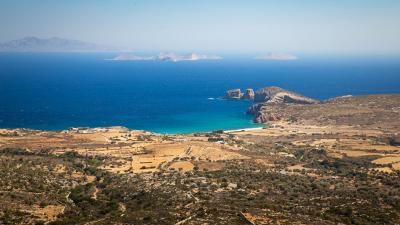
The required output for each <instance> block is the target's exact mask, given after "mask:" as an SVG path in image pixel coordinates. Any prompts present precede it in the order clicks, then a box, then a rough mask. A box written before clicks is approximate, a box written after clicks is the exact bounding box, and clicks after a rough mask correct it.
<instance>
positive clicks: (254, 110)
mask: <svg viewBox="0 0 400 225" xmlns="http://www.w3.org/2000/svg"><path fill="white" fill-rule="evenodd" d="M225 98H226V99H234V100H251V101H254V103H255V104H254V105H252V106H251V107H249V109H248V110H247V113H248V114H253V115H254V119H253V121H254V122H255V123H267V122H271V121H279V120H281V119H282V116H281V115H279V114H278V113H271V112H267V111H266V110H265V108H268V105H270V104H302V105H307V104H317V103H319V101H318V100H316V99H313V98H310V97H306V96H303V95H301V94H298V93H295V92H292V91H288V90H285V89H283V88H280V87H275V86H270V87H265V88H261V89H258V90H257V91H256V92H254V90H253V89H251V88H248V89H246V92H245V93H242V92H241V90H240V89H231V90H228V91H227V92H226V95H225Z"/></svg>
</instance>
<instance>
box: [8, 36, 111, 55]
mask: <svg viewBox="0 0 400 225" xmlns="http://www.w3.org/2000/svg"><path fill="white" fill-rule="evenodd" d="M116 50H118V49H115V48H111V47H106V46H101V45H97V44H93V43H88V42H83V41H77V40H69V39H63V38H58V37H52V38H48V39H43V38H37V37H25V38H22V39H18V40H13V41H9V42H5V43H0V52H95V51H96V52H97V51H116Z"/></svg>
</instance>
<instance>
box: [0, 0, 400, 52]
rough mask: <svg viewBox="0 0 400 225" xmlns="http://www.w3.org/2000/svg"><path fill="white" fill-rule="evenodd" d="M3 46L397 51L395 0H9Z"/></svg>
mask: <svg viewBox="0 0 400 225" xmlns="http://www.w3.org/2000/svg"><path fill="white" fill-rule="evenodd" d="M0 6H1V7H0V26H1V27H2V35H1V36H0V42H5V41H9V40H14V39H20V38H23V37H26V36H36V37H40V38H50V37H60V38H67V39H74V40H81V41H87V42H93V43H97V44H102V45H107V46H113V47H120V48H125V49H128V50H133V51H139V52H149V51H178V52H193V51H197V52H212V53H219V54H220V53H221V54H222V53H232V52H235V53H243V54H246V53H257V54H261V53H265V52H289V53H313V54H321V53H331V54H399V53H400V41H399V40H400V24H399V21H400V14H399V13H398V12H399V11H400V2H398V1H392V0H383V1H379V2H378V1H372V0H366V1H359V0H349V1H344V0H339V1H334V2H333V1H325V0H323V1H318V2H315V1H311V0H304V1H295V0H286V1H252V2H248V1H234V2H233V1H225V0H223V1H210V0H206V1H201V2H200V1H190V2H187V1H179V0H170V1H156V0H150V1H125V0H121V1H116V2H98V1H84V2H82V1H75V0H73V1H68V2H66V1H63V2H54V1H48V0H45V1H40V2H33V1H18V2H16V1H10V0H4V1H2V2H1V3H0Z"/></svg>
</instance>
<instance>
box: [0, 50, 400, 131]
mask: <svg viewBox="0 0 400 225" xmlns="http://www.w3.org/2000/svg"><path fill="white" fill-rule="evenodd" d="M114 56H116V53H0V128H32V129H42V130H64V129H68V128H71V127H108V126H124V127H128V128H130V129H136V130H148V131H153V132H159V133H171V134H173V133H192V132H205V131H213V130H219V129H241V128H248V127H257V126H260V125H257V124H253V123H252V116H251V115H246V113H245V112H246V109H247V108H248V107H249V106H250V105H251V104H252V103H251V102H249V101H233V100H225V99H223V98H222V97H223V96H224V95H225V91H226V90H228V89H233V88H241V89H242V90H244V89H246V88H253V89H258V88H262V87H266V86H279V87H282V88H285V89H288V90H291V91H295V92H298V93H301V94H303V95H306V96H310V97H313V98H316V99H320V100H326V99H329V98H333V97H336V96H343V95H367V94H382V93H400V57H398V56H356V55H353V56H341V55H301V56H300V59H299V60H295V61H264V60H255V59H253V56H251V55H226V56H224V59H223V60H210V61H206V60H205V61H181V62H169V61H111V60H106V59H109V58H112V57H114Z"/></svg>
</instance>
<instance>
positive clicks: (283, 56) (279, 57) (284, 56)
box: [255, 52, 299, 61]
mask: <svg viewBox="0 0 400 225" xmlns="http://www.w3.org/2000/svg"><path fill="white" fill-rule="evenodd" d="M255 59H258V60H276V61H290V60H298V59H299V58H298V57H297V56H295V55H292V54H289V53H279V52H271V53H267V54H265V55H260V56H257V57H255Z"/></svg>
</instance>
